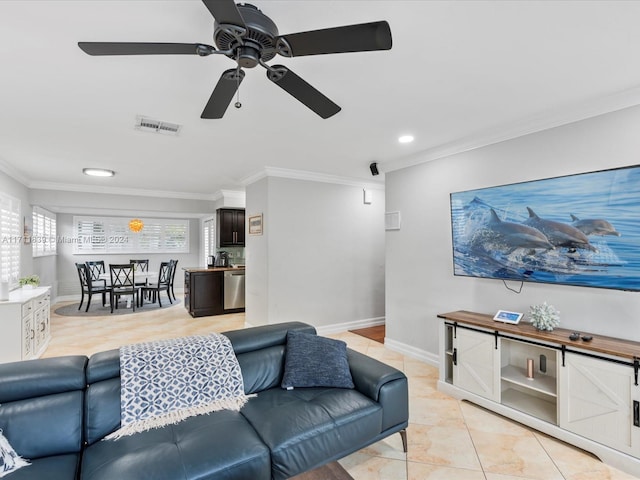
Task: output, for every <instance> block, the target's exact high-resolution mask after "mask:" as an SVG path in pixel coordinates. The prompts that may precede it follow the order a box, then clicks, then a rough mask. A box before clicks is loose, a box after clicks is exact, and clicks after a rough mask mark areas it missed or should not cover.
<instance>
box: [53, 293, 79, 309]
mask: <svg viewBox="0 0 640 480" xmlns="http://www.w3.org/2000/svg"><path fill="white" fill-rule="evenodd" d="M79 301H80V295H59V296H57V297H56V298H54V299H53V303H52V304H51V305H52V306H53V305H55V304H56V303H60V302H79Z"/></svg>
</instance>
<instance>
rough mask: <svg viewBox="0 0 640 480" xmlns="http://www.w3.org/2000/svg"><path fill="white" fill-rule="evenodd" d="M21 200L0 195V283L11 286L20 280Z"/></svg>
mask: <svg viewBox="0 0 640 480" xmlns="http://www.w3.org/2000/svg"><path fill="white" fill-rule="evenodd" d="M20 227H21V225H20V200H18V199H17V198H14V197H11V196H9V195H5V194H1V193H0V235H1V238H0V281H3V282H9V284H10V285H15V284H17V283H18V279H19V278H20V248H21V245H22V240H23V237H22V233H23V232H22V229H21V228H20Z"/></svg>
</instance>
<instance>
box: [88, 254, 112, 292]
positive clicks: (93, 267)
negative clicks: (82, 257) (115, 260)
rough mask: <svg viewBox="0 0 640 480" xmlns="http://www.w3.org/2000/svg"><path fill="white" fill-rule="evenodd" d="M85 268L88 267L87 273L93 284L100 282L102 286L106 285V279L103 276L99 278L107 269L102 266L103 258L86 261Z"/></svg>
mask: <svg viewBox="0 0 640 480" xmlns="http://www.w3.org/2000/svg"><path fill="white" fill-rule="evenodd" d="M86 265H87V268H88V269H89V274H90V275H91V281H92V282H93V283H94V284H102V286H103V287H104V286H106V285H107V280H106V279H105V278H100V275H103V274H105V273H107V269H106V267H105V266H104V260H94V261H89V262H86Z"/></svg>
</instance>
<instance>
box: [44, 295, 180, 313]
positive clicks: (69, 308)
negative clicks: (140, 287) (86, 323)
mask: <svg viewBox="0 0 640 480" xmlns="http://www.w3.org/2000/svg"><path fill="white" fill-rule="evenodd" d="M107 301H108V300H107ZM180 303H181V302H180V301H175V300H174V302H173V305H172V304H170V303H169V300H166V299H164V298H163V299H162V308H160V307H159V306H158V302H156V303H147V302H145V304H144V305H143V306H142V307H136V311H135V312H134V311H133V309H132V308H131V307H129V308H127V303H126V301H125V300H124V299H122V300H121V301H120V303H119V304H118V308H114V309H113V315H128V314H131V313H144V312H152V311H154V310H164V309H166V308H171V307H175V306H177V305H180ZM79 305H80V302H76V303H72V304H69V305H64V306H62V307H59V308H57V309H55V310H54V313H55V314H56V315H61V316H63V317H100V316H104V315H112V313H111V307H110V306H109V304H108V303H107V305H106V306H104V307H103V306H102V298H101V297H100V295H96V296H94V297H93V298H92V299H91V307H89V311H88V312H85V311H84V310H85V308H87V301H86V299H85V302H84V303H83V304H82V308H81V309H80V310H78V306H79Z"/></svg>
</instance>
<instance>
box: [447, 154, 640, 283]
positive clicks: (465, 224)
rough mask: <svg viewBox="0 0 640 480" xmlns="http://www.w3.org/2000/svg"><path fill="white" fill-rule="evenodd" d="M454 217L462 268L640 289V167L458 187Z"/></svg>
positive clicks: (458, 268) (478, 273) (461, 271)
mask: <svg viewBox="0 0 640 480" xmlns="http://www.w3.org/2000/svg"><path fill="white" fill-rule="evenodd" d="M492 211H493V212H495V215H494V214H493V213H492ZM530 212H532V213H530ZM536 217H537V218H536ZM451 222H452V228H453V232H452V233H453V249H454V252H453V257H454V274H455V275H464V276H474V277H484V278H499V279H514V280H525V281H533V282H543V283H558V284H567V285H579V286H589V287H600V288H613V289H622V290H640V167H633V168H623V169H616V170H607V171H602V172H593V173H587V174H579V175H571V176H567V177H558V178H551V179H545V180H537V181H531V182H524V183H517V184H512V185H503V186H498V187H491V188H484V189H478V190H471V191H467V192H458V193H452V194H451ZM530 228H536V230H538V231H541V230H545V231H546V232H547V235H546V237H547V238H546V239H545V238H544V237H540V236H537V237H536V236H535V235H537V234H535V232H532V231H531V230H530ZM573 229H577V230H580V232H582V234H584V237H586V239H587V243H577V242H572V241H571V240H564V239H565V238H566V237H570V238H575V237H577V236H578V234H576V233H575V230H573ZM534 234H535V235H534ZM549 239H554V240H555V243H556V244H555V245H553V248H550V245H547V246H545V245H544V244H545V243H546V240H549ZM558 239H560V240H558ZM554 240H549V243H551V244H553V243H554ZM563 241H564V244H561V243H562V242H563ZM559 243H560V244H559Z"/></svg>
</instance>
